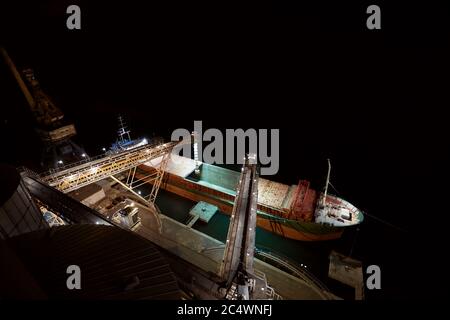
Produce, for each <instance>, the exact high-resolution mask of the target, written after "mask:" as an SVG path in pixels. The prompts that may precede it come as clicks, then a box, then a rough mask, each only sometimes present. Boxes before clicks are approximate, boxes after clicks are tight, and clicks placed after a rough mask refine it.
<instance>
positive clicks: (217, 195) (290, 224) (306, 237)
mask: <svg viewBox="0 0 450 320" xmlns="http://www.w3.org/2000/svg"><path fill="white" fill-rule="evenodd" d="M152 170H153V168H151V167H147V166H140V167H139V169H138V171H137V172H136V177H138V178H139V177H140V176H141V177H144V176H146V175H148V173H149V172H151V171H152ZM160 187H161V188H162V189H164V190H166V191H168V192H171V193H174V194H177V195H179V196H181V197H183V198H186V199H189V200H192V201H195V202H198V201H204V202H208V203H210V204H213V205H215V206H217V207H218V208H219V209H220V211H221V212H223V213H225V214H228V215H230V214H231V211H232V209H233V203H234V195H231V194H228V193H226V192H222V191H219V190H215V189H213V188H209V187H206V186H204V185H200V184H198V183H196V182H195V181H192V180H188V179H185V178H183V177H179V176H176V175H173V174H170V173H166V175H165V177H164V180H163V182H162V183H161V186H160ZM286 215H287V213H286V212H283V211H278V210H277V209H274V208H270V207H267V206H264V205H261V204H258V215H257V225H258V227H260V228H262V229H264V230H267V231H270V232H273V233H275V234H278V235H280V236H282V237H285V238H290V239H294V240H300V241H325V240H334V239H338V238H340V237H341V235H342V233H343V231H344V229H345V228H342V227H333V226H328V225H322V224H318V223H314V222H305V221H299V220H293V219H288V218H285V217H286Z"/></svg>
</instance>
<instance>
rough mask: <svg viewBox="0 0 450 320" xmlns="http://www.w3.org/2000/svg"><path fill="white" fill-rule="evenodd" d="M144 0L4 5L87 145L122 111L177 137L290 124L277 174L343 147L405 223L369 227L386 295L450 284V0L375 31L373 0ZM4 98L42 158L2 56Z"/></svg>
mask: <svg viewBox="0 0 450 320" xmlns="http://www.w3.org/2000/svg"><path fill="white" fill-rule="evenodd" d="M38 3H39V4H38ZM76 3H81V10H82V30H81V31H69V30H67V29H66V28H65V19H66V15H65V8H66V6H67V5H68V4H76ZM96 3H97V2H96ZM137 3H139V4H136V3H134V4H131V3H130V2H126V4H125V2H123V3H121V4H111V3H110V2H104V3H102V4H101V2H98V4H97V5H96V6H93V5H92V4H87V3H85V2H83V1H60V0H59V1H56V0H54V1H33V2H31V1H30V2H29V3H25V2H24V1H14V3H9V4H4V3H2V5H1V6H5V7H4V8H3V9H2V10H0V12H1V14H5V16H4V17H3V18H2V19H1V25H0V26H1V33H0V35H1V38H0V43H1V44H2V45H4V46H5V47H6V49H7V50H8V51H9V54H10V56H11V57H12V58H13V59H14V61H15V62H16V64H17V65H18V66H19V67H26V66H28V67H33V68H34V69H35V72H36V75H37V78H38V79H39V80H40V82H41V85H42V87H43V89H44V90H45V91H46V92H47V93H48V94H49V95H50V96H51V97H52V98H53V100H54V101H55V103H56V104H57V105H58V106H59V107H60V108H61V109H62V110H63V111H64V113H65V114H66V117H67V118H68V119H70V120H71V121H73V122H74V124H75V125H76V127H77V130H78V136H77V138H76V140H77V142H78V143H79V144H81V145H83V146H84V147H85V148H86V150H87V151H88V152H89V153H90V154H92V155H94V154H96V153H99V152H100V149H101V148H102V147H105V146H106V147H107V146H108V145H109V144H110V143H111V142H113V141H114V139H115V138H116V135H115V134H116V130H117V122H116V117H117V115H118V114H122V115H124V116H125V118H126V119H127V122H128V124H129V127H130V128H131V130H132V135H133V136H134V137H138V136H151V135H153V134H157V135H164V136H168V135H170V133H171V131H172V130H173V129H175V128H179V127H183V128H187V129H192V126H193V121H194V120H203V124H204V127H205V129H206V128H208V127H211V128H222V129H223V128H244V129H246V128H280V134H281V146H280V149H281V151H280V152H281V154H280V171H279V174H278V175H277V176H275V177H273V179H274V180H278V181H280V182H283V183H287V184H295V183H297V182H298V179H300V178H304V179H308V180H310V181H312V182H313V185H314V186H315V187H316V188H321V187H322V186H323V183H324V178H325V175H326V159H327V158H331V161H332V165H333V171H332V177H331V181H332V183H333V185H334V186H335V187H336V188H337V189H338V191H339V192H340V194H341V195H342V196H343V197H344V198H346V199H348V200H349V201H350V202H352V203H353V204H355V205H356V206H357V207H360V208H361V209H363V210H365V211H367V212H368V213H369V214H371V215H374V216H377V217H380V218H382V219H384V220H386V221H389V222H390V223H392V224H394V225H396V226H398V227H400V228H402V229H404V230H406V232H400V231H398V230H397V229H393V228H389V227H386V226H385V225H382V224H379V223H377V222H374V221H373V220H371V219H369V218H367V220H369V221H368V223H367V226H362V228H366V229H367V230H368V231H367V232H366V233H365V234H364V235H362V236H361V242H362V243H363V244H361V246H360V247H357V250H359V256H361V257H363V258H364V259H365V261H367V262H368V263H374V264H380V265H382V268H383V266H384V265H385V266H386V269H387V271H386V274H387V275H386V278H387V279H386V287H387V289H386V291H385V293H383V292H381V293H380V294H379V296H378V298H383V297H387V298H395V297H401V298H403V297H411V296H413V297H417V296H427V297H434V296H440V294H441V293H442V290H447V289H445V288H443V287H442V286H441V285H440V284H439V283H438V282H437V279H441V278H440V274H441V273H440V272H441V271H442V272H443V266H442V264H441V262H440V261H441V259H443V258H442V255H443V254H445V252H446V251H447V250H444V248H443V247H444V243H445V242H444V241H447V242H448V239H446V238H445V231H446V229H448V228H447V227H446V225H447V220H448V213H449V209H448V205H447V204H446V203H445V202H446V200H447V199H448V195H447V194H446V189H447V188H445V187H446V186H447V181H448V180H446V179H448V171H447V168H446V165H448V163H449V139H448V136H449V134H448V117H447V116H446V114H447V111H446V109H447V108H448V106H449V104H448V102H449V99H448V92H449V88H450V86H449V75H450V72H449V71H450V70H449V50H448V39H450V38H449V37H448V35H449V34H448V32H447V30H446V29H445V28H448V21H449V19H448V11H446V10H447V9H448V7H445V8H444V9H445V10H444V9H442V10H441V9H439V10H436V9H435V8H441V7H440V6H438V4H442V3H443V2H428V3H429V5H428V6H427V7H425V8H424V7H420V6H417V7H414V5H410V6H409V7H408V8H405V7H403V8H405V9H400V8H402V7H401V6H399V8H394V7H392V6H390V7H388V8H390V9H391V10H387V12H386V14H385V15H384V13H383V19H384V20H383V23H384V21H385V23H386V24H385V25H384V24H383V26H386V29H383V30H382V31H379V32H378V33H377V32H372V33H371V32H369V31H367V30H365V29H364V26H365V24H364V21H365V20H364V19H365V15H364V14H362V15H361V16H359V14H360V12H362V13H364V5H363V4H360V5H355V6H352V5H345V6H343V7H341V6H338V5H330V4H327V5H328V9H327V10H324V9H323V8H322V7H319V5H302V6H300V5H297V6H293V5H292V3H290V2H287V1H280V2H277V3H275V4H272V8H271V10H272V13H271V14H268V13H267V12H264V13H262V12H259V10H255V11H258V12H253V13H252V14H247V13H243V12H241V13H239V12H240V9H239V8H234V9H232V10H230V8H224V7H223V8H217V7H214V8H212V7H211V8H209V9H208V8H207V7H205V6H200V5H198V6H193V5H191V4H190V5H189V6H188V5H185V6H183V7H180V6H178V5H175V4H172V3H171V4H169V3H167V4H165V5H163V4H159V2H158V4H157V5H149V6H147V7H144V6H143V5H142V4H140V3H142V1H138V2H137ZM265 9H267V8H265ZM382 10H383V9H382ZM236 11H238V12H236ZM446 14H447V15H446ZM445 18H446V20H445ZM411 21H413V22H411ZM445 21H446V22H445ZM414 22H417V23H414ZM0 110H1V111H0V114H1V124H0V126H1V139H2V144H3V146H2V149H3V150H4V151H2V153H1V161H2V162H8V163H12V164H15V165H22V164H25V165H28V166H30V167H33V166H35V163H36V160H37V159H38V157H39V155H38V153H37V150H39V140H38V138H37V137H36V135H35V134H34V132H33V129H32V126H33V120H32V117H31V115H30V114H29V111H28V107H27V104H26V101H25V99H24V98H23V96H22V94H21V92H20V91H19V89H18V87H17V85H16V83H15V81H14V80H13V78H12V76H11V75H10V73H9V71H8V70H7V68H6V66H5V65H4V64H3V63H0ZM389 268H390V269H389ZM416 268H420V270H421V271H420V274H416V271H417V272H419V271H418V270H417V269H416ZM426 271H430V272H432V274H433V276H435V277H436V279H434V278H433V280H432V281H428V280H425V277H424V274H425V272H426ZM389 281H390V282H389ZM431 289H436V290H435V291H431ZM383 294H386V296H383Z"/></svg>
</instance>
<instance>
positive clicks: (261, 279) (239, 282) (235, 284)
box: [219, 155, 278, 300]
mask: <svg viewBox="0 0 450 320" xmlns="http://www.w3.org/2000/svg"><path fill="white" fill-rule="evenodd" d="M257 205H258V174H257V170H256V155H250V156H247V157H246V159H245V164H244V166H243V167H242V173H241V177H240V180H239V183H238V186H237V190H236V198H235V202H234V206H233V211H232V213H231V218H230V226H229V228H228V235H227V241H226V245H225V250H224V256H223V260H222V263H221V265H220V270H219V277H220V278H221V279H222V281H223V287H224V289H225V292H226V295H225V297H226V298H227V299H242V300H249V299H267V298H271V299H273V297H274V296H278V295H276V294H275V292H274V291H273V289H272V288H271V287H269V286H268V284H267V280H266V277H265V275H264V274H261V273H259V272H257V271H256V270H255V269H254V268H253V260H254V254H255V231H256V210H257ZM268 295H270V297H269V296H268Z"/></svg>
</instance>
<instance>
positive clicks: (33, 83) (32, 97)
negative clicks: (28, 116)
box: [0, 47, 87, 168]
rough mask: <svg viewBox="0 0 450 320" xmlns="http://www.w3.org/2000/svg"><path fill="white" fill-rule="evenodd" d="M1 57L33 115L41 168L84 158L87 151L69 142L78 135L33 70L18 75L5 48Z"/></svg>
mask: <svg viewBox="0 0 450 320" xmlns="http://www.w3.org/2000/svg"><path fill="white" fill-rule="evenodd" d="M0 54H1V55H2V57H3V59H4V60H5V62H6V65H7V66H8V68H9V69H10V71H11V73H12V75H13V76H14V78H15V80H16V82H17V84H18V85H19V88H20V90H21V91H22V93H23V95H24V96H25V99H26V100H27V103H28V106H29V108H30V110H31V112H32V113H33V116H34V119H35V122H36V131H37V133H38V135H39V138H40V139H41V141H42V142H43V145H44V147H43V153H42V157H41V165H42V166H43V167H44V168H58V167H61V166H62V165H64V164H67V163H71V162H75V161H78V160H82V159H84V158H86V157H87V155H86V152H85V151H84V150H83V149H82V148H81V147H79V146H78V145H77V144H76V143H74V142H73V141H72V140H71V138H73V137H74V136H75V135H76V134H77V132H76V129H75V126H74V125H73V124H72V123H68V122H66V121H65V119H64V113H63V112H62V111H61V109H59V108H58V107H57V106H56V105H55V104H54V103H53V101H52V100H51V99H50V97H49V96H48V95H47V94H46V93H45V92H44V91H43V90H42V88H41V85H40V83H39V81H38V80H37V79H36V77H35V74H34V71H33V70H32V69H29V68H28V69H24V70H23V71H22V72H21V73H20V72H19V71H18V69H17V67H16V65H15V64H14V62H13V60H12V59H11V57H10V56H9V54H8V52H7V51H6V50H5V48H3V47H0Z"/></svg>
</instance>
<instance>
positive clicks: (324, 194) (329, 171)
mask: <svg viewBox="0 0 450 320" xmlns="http://www.w3.org/2000/svg"><path fill="white" fill-rule="evenodd" d="M327 160H328V174H327V182H326V183H325V191H324V192H323V198H322V205H323V206H325V202H326V199H327V193H328V185H329V184H330V173H331V162H330V159H327Z"/></svg>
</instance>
